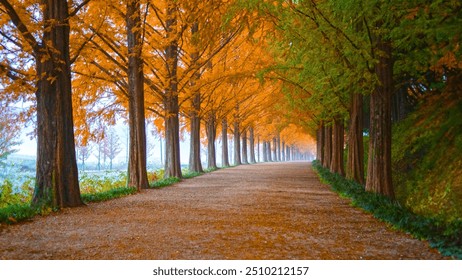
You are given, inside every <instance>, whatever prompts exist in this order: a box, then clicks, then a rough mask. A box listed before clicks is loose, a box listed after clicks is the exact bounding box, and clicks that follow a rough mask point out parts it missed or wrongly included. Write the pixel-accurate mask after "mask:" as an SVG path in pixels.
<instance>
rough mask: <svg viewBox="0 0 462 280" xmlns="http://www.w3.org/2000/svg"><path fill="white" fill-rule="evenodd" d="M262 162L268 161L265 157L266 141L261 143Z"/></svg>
mask: <svg viewBox="0 0 462 280" xmlns="http://www.w3.org/2000/svg"><path fill="white" fill-rule="evenodd" d="M262 149H263V151H262V152H263V162H267V161H268V157H267V153H266V149H267V148H266V141H263V148H262Z"/></svg>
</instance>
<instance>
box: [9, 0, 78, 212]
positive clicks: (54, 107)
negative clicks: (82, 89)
mask: <svg viewBox="0 0 462 280" xmlns="http://www.w3.org/2000/svg"><path fill="white" fill-rule="evenodd" d="M0 4H1V5H2V6H3V8H4V11H5V12H6V14H7V15H8V16H9V18H10V20H11V22H12V24H13V25H14V26H15V27H16V29H17V31H18V33H19V34H20V36H21V37H22V39H23V44H24V46H27V49H30V50H31V53H32V56H33V58H34V63H35V71H36V77H38V79H37V81H36V95H35V96H36V104H37V105H36V106H37V108H36V109H37V172H36V187H35V192H34V197H33V201H32V203H33V204H34V205H51V206H57V207H72V206H79V205H82V200H81V198H80V189H79V183H78V173H77V163H76V155H75V143H74V124H73V116H72V88H71V69H70V65H71V59H70V53H69V37H70V35H69V34H70V25H69V17H70V14H69V6H68V3H67V1H65V0H49V1H43V2H42V5H40V11H37V10H36V13H40V18H41V24H42V28H41V30H38V31H37V30H29V28H30V27H31V24H28V23H29V22H33V20H32V18H33V17H35V16H37V14H30V13H29V14H28V13H19V12H18V10H17V8H20V7H17V8H15V7H14V6H13V5H12V4H11V3H10V1H7V0H1V1H0ZM34 35H35V36H34Z"/></svg>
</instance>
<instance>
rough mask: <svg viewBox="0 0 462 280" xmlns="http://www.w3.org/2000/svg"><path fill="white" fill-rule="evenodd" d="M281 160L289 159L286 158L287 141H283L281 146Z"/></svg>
mask: <svg viewBox="0 0 462 280" xmlns="http://www.w3.org/2000/svg"><path fill="white" fill-rule="evenodd" d="M281 160H282V161H287V159H286V142H285V141H282V146H281Z"/></svg>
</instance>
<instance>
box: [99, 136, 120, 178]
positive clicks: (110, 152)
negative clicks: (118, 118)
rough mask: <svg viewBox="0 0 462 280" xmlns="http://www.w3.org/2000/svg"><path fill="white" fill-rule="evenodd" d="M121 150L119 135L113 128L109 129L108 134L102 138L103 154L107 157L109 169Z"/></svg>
mask: <svg viewBox="0 0 462 280" xmlns="http://www.w3.org/2000/svg"><path fill="white" fill-rule="evenodd" d="M121 151H122V148H121V146H120V139H119V136H118V135H117V133H116V132H115V131H114V130H113V129H111V130H109V133H108V135H106V137H104V138H103V154H104V156H105V157H108V158H109V170H112V163H113V160H114V159H115V158H116V157H117V155H119V154H120V152H121Z"/></svg>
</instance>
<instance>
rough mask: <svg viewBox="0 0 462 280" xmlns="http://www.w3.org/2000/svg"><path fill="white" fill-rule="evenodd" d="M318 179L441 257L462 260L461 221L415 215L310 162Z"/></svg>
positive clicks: (383, 197)
mask: <svg viewBox="0 0 462 280" xmlns="http://www.w3.org/2000/svg"><path fill="white" fill-rule="evenodd" d="M313 167H314V169H315V170H316V171H317V173H318V175H319V176H320V177H321V180H322V181H323V182H325V183H327V184H329V185H330V186H331V188H332V190H334V191H335V192H337V193H338V194H339V195H340V196H342V197H346V198H349V199H351V204H352V205H353V206H355V207H359V208H362V209H364V210H365V211H366V212H368V213H371V214H372V215H373V216H374V217H376V218H378V219H379V220H382V221H385V222H388V223H389V224H391V225H392V227H393V228H395V229H397V230H401V231H404V232H408V233H410V234H412V235H413V236H414V237H416V238H418V239H421V240H428V241H429V243H430V245H431V246H432V247H433V248H436V249H438V250H439V251H440V253H441V254H442V255H444V256H450V257H452V258H455V259H462V220H457V221H453V222H445V221H443V220H440V219H436V218H427V217H424V216H420V215H417V214H414V213H413V212H411V211H410V210H408V209H406V208H404V207H402V206H401V205H400V204H399V203H397V202H396V201H393V200H390V199H388V198H387V197H385V196H381V195H377V194H374V193H370V192H366V191H365V190H364V187H363V186H361V185H359V184H357V183H356V182H353V181H350V180H347V179H345V178H343V177H342V176H340V175H338V174H334V173H331V172H330V171H329V170H328V169H326V168H324V167H322V166H321V165H320V164H319V162H318V161H315V162H313Z"/></svg>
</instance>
